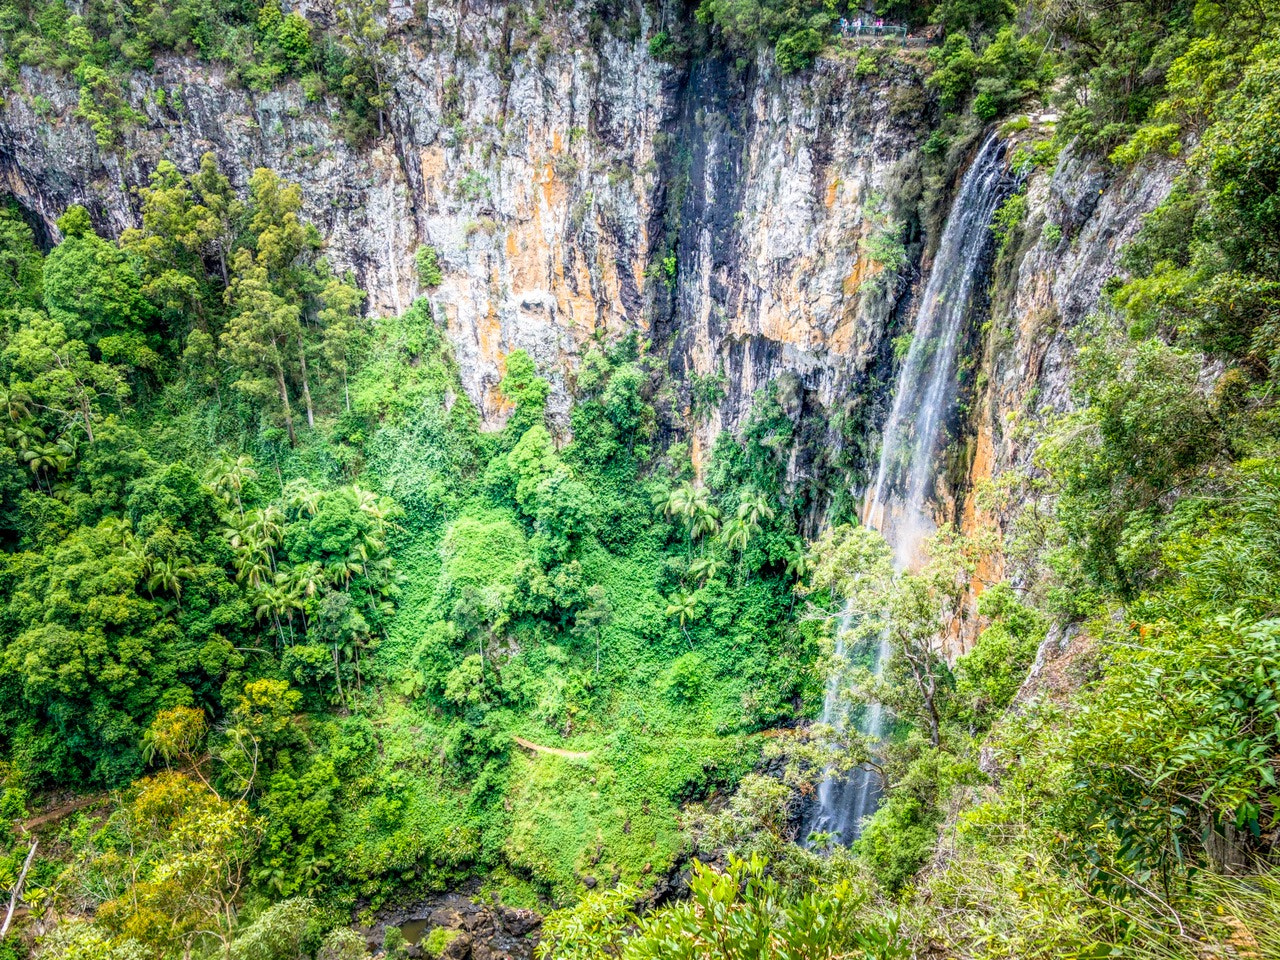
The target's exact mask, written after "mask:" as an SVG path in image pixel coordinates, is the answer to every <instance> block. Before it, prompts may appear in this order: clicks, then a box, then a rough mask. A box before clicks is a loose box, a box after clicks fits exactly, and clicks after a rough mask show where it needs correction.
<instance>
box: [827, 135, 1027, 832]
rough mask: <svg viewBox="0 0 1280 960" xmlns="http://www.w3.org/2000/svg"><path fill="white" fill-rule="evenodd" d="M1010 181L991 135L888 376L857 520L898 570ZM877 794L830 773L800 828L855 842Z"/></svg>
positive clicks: (876, 719)
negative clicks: (885, 409)
mask: <svg viewBox="0 0 1280 960" xmlns="http://www.w3.org/2000/svg"><path fill="white" fill-rule="evenodd" d="M1012 186H1013V181H1012V179H1011V178H1010V176H1009V174H1008V171H1007V169H1006V166H1005V145H1004V144H1003V143H1002V142H1001V141H1000V140H999V139H998V138H997V137H996V136H995V134H992V135H990V136H989V137H988V138H987V140H986V141H985V142H984V143H983V145H982V147H981V149H980V150H979V151H978V155H977V157H975V158H974V161H973V163H972V164H971V165H970V167H969V169H968V170H967V171H966V172H965V175H964V177H963V179H962V180H961V182H960V189H959V191H958V192H957V193H956V198H955V200H954V201H953V203H952V205H951V210H950V212H949V214H948V216H947V223H946V227H945V228H944V229H943V232H942V239H941V241H940V242H939V244H938V252H937V255H936V256H935V258H934V262H933V269H932V270H931V271H930V273H929V280H928V282H927V283H926V284H925V289H924V293H923V295H922V296H921V298H920V306H919V309H918V311H917V313H916V322H915V326H914V329H913V333H912V338H911V346H910V348H909V349H908V351H907V356H906V359H905V360H904V361H903V363H902V367H901V369H900V370H899V371H898V378H897V382H896V383H895V384H894V391H893V406H892V408H891V409H890V412H889V417H888V419H887V420H886V421H885V425H884V433H883V436H882V439H881V444H880V463H879V466H878V467H877V469H876V476H875V481H874V482H873V483H872V485H871V486H870V487H869V488H868V490H867V496H866V503H865V504H864V507H863V514H862V522H863V523H864V524H866V525H867V526H869V527H873V528H875V529H876V530H879V531H880V532H881V533H882V534H883V535H884V538H885V540H886V541H888V543H889V546H890V548H891V549H892V550H893V559H894V566H895V567H896V568H897V569H898V570H900V571H901V570H906V569H909V568H910V567H911V566H912V565H913V564H915V563H916V562H917V560H918V559H919V555H920V550H921V547H922V545H923V544H924V541H925V540H926V539H927V538H928V537H929V536H930V535H931V534H932V533H933V532H934V521H933V517H932V515H931V510H930V502H931V499H932V490H933V480H934V476H935V473H936V463H935V461H936V458H937V454H938V450H939V447H940V446H941V438H942V433H943V428H944V426H945V425H946V422H947V419H948V417H949V416H950V415H951V411H952V406H953V404H954V403H955V398H956V354H957V351H958V350H959V347H960V341H961V334H962V333H963V330H964V327H965V323H966V320H967V319H968V318H969V316H970V314H971V312H972V310H973V306H974V301H975V298H976V297H978V296H979V295H980V294H981V293H982V292H983V288H982V283H983V281H984V279H985V277H986V274H987V271H988V268H989V265H990V260H991V250H992V236H991V218H992V216H993V214H994V213H995V211H996V207H997V206H999V205H1000V203H1001V202H1002V201H1003V200H1004V199H1005V197H1006V196H1008V194H1009V192H1010V189H1011V188H1012ZM849 617H850V611H849V610H848V609H846V611H845V614H844V616H843V617H842V618H841V622H840V624H839V625H838V627H837V630H836V646H835V654H836V657H835V661H836V664H837V665H838V666H837V667H836V669H834V670H833V671H832V675H831V677H830V679H829V680H828V682H827V691H826V696H825V698H824V700H823V708H822V720H823V722H824V723H826V724H829V725H831V726H832V727H834V728H835V729H836V730H837V731H839V729H840V727H841V726H842V725H843V723H844V716H845V713H846V709H845V707H846V704H845V703H844V702H843V697H844V693H843V691H844V689H845V687H846V677H845V671H844V669H842V668H847V666H848V662H849V661H848V655H849V654H850V653H851V652H852V651H849V650H847V649H846V641H847V639H848V637H849V634H850V630H849ZM887 648H888V638H887V637H883V636H882V637H881V638H880V641H879V644H878V648H877V649H876V650H875V651H874V653H873V657H872V663H871V669H872V671H873V672H875V673H877V674H878V673H879V672H880V669H881V666H882V664H883V662H884V660H885V659H886V657H887V655H888V649H887ZM885 719H886V718H885V715H884V710H883V708H882V707H881V706H880V704H878V703H871V704H868V705H867V707H866V710H865V711H864V713H863V716H862V720H861V723H860V727H861V730H862V732H863V733H865V734H867V735H868V736H870V737H871V738H873V739H879V738H881V737H882V736H883V735H884V733H885V729H884V727H885ZM879 802H880V783H879V780H878V779H877V777H876V776H875V774H874V773H872V772H870V771H868V770H863V769H858V770H854V771H853V772H852V773H851V774H850V775H849V776H847V777H835V776H828V777H827V778H826V779H825V780H823V782H822V784H821V785H820V786H819V787H818V794H817V801H816V803H815V804H814V806H813V808H812V811H811V813H810V815H809V817H808V818H807V822H806V823H805V824H804V831H803V834H802V836H804V837H808V836H810V835H812V834H815V833H817V834H835V835H836V838H837V839H838V840H839V842H841V843H844V844H848V843H852V842H853V841H854V840H855V839H857V837H858V834H859V832H860V830H861V827H862V821H863V819H864V818H865V817H867V816H869V815H870V814H872V813H874V812H875V809H876V806H877V805H878V804H879Z"/></svg>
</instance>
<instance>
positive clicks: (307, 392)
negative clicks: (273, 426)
mask: <svg viewBox="0 0 1280 960" xmlns="http://www.w3.org/2000/svg"><path fill="white" fill-rule="evenodd" d="M298 362H299V363H300V364H301V365H302V401H303V403H305V404H306V406H307V426H308V427H309V428H310V429H312V430H314V429H315V428H316V415H315V413H314V412H313V410H312V409H311V383H310V382H309V378H308V377H307V343H306V341H305V340H304V339H303V338H302V337H298Z"/></svg>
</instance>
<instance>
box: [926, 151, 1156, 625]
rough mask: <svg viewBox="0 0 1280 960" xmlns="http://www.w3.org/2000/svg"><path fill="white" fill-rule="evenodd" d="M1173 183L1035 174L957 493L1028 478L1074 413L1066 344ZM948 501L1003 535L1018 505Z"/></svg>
mask: <svg viewBox="0 0 1280 960" xmlns="http://www.w3.org/2000/svg"><path fill="white" fill-rule="evenodd" d="M1175 175H1176V167H1175V166H1174V164H1172V163H1171V162H1167V161H1166V162H1164V163H1159V162H1156V163H1153V164H1149V165H1146V166H1142V167H1139V168H1137V169H1134V170H1130V171H1128V172H1124V173H1118V172H1116V171H1115V170H1114V169H1107V168H1105V167H1104V166H1103V165H1102V164H1100V163H1098V162H1097V161H1094V160H1089V159H1087V158H1083V157H1081V156H1078V155H1075V154H1073V152H1072V151H1070V150H1068V151H1067V152H1066V153H1065V154H1064V155H1063V156H1061V157H1060V158H1059V162H1058V164H1057V165H1056V167H1055V168H1054V169H1053V170H1051V171H1050V170H1037V171H1036V172H1035V173H1033V174H1032V176H1031V177H1030V180H1029V182H1028V183H1027V188H1026V199H1027V213H1026V219H1025V220H1024V222H1023V225H1022V228H1021V234H1020V237H1018V238H1017V240H1016V241H1015V243H1014V244H1013V245H1012V246H1011V248H1010V251H1009V255H1008V256H1007V259H1006V261H1005V263H1004V264H1003V268H1004V269H1003V271H999V275H998V276H997V277H996V278H995V286H996V297H995V301H994V303H993V305H992V308H991V315H990V326H989V329H988V333H987V336H986V337H985V339H984V340H983V341H982V342H981V350H982V356H981V365H980V367H979V368H978V369H979V370H980V373H979V376H978V377H977V383H976V388H975V390H974V391H973V393H974V396H973V404H972V410H973V413H972V415H971V417H970V418H969V423H968V437H967V440H968V442H967V445H966V448H965V452H964V461H963V464H962V466H963V469H964V476H963V480H962V482H961V483H960V484H959V485H958V486H959V490H960V492H961V493H962V494H965V493H968V494H972V492H973V491H975V490H976V489H977V488H978V487H979V486H980V485H982V484H983V483H984V482H986V481H990V480H992V479H993V478H997V477H1000V476H1002V475H1004V474H1007V473H1009V472H1017V471H1029V470H1031V469H1032V463H1031V461H1032V456H1033V454H1034V452H1035V445H1034V441H1033V435H1034V430H1035V428H1036V427H1037V426H1039V425H1040V424H1042V423H1044V422H1045V421H1046V420H1047V419H1049V418H1051V417H1053V416H1055V415H1057V414H1060V413H1063V412H1065V411H1067V410H1070V409H1071V406H1072V403H1073V398H1072V396H1071V381H1072V373H1073V361H1074V356H1075V348H1074V345H1073V342H1072V339H1071V338H1072V335H1073V333H1074V332H1075V330H1076V328H1077V327H1079V326H1080V324H1081V323H1082V322H1084V321H1085V320H1086V319H1087V318H1088V316H1089V314H1090V313H1091V312H1092V311H1094V310H1095V309H1096V307H1097V306H1098V300H1099V295H1100V293H1101V290H1102V286H1103V284H1104V283H1105V282H1106V281H1107V279H1108V278H1109V277H1112V276H1114V275H1115V274H1117V273H1118V272H1119V258H1120V253H1121V251H1122V249H1123V248H1124V246H1125V244H1127V243H1128V242H1129V241H1130V240H1131V239H1132V238H1133V237H1134V235H1135V234H1136V233H1137V231H1138V229H1139V228H1140V227H1141V225H1142V217H1143V216H1144V215H1145V214H1147V213H1149V212H1150V211H1151V210H1153V209H1154V208H1155V207H1156V206H1157V205H1158V204H1159V203H1160V202H1161V201H1162V200H1163V199H1164V198H1165V197H1166V196H1167V195H1168V193H1169V190H1170V189H1171V187H1172V185H1173V180H1174V177H1175ZM946 499H947V501H948V509H949V510H950V511H952V512H953V513H955V514H958V516H956V517H955V519H957V520H959V521H960V523H961V526H962V528H963V529H965V530H966V531H969V532H973V531H976V530H977V529H978V528H979V527H982V526H995V527H996V528H1005V527H1007V526H1008V524H1009V522H1010V520H1011V519H1012V516H1013V514H1014V512H1016V510H1017V509H1018V508H1019V507H1020V506H1021V505H1020V504H1018V503H1013V504H1010V505H1009V507H1008V508H1007V509H1006V508H1001V507H999V506H996V505H993V506H992V507H991V508H990V509H989V510H986V511H984V510H983V509H980V507H979V503H978V498H976V497H975V496H972V495H968V496H963V497H962V498H961V499H960V502H959V505H958V506H957V499H956V498H955V497H954V494H951V495H948V496H947V497H946ZM1004 572H1005V571H1004V563H1003V559H1002V558H1001V557H1000V555H999V554H996V555H993V556H992V557H991V558H990V559H989V560H988V561H987V565H986V567H985V568H984V569H981V570H979V571H978V577H977V580H978V581H986V582H993V581H995V580H998V579H1000V578H1001V577H1002V576H1003V575H1004ZM971 621H972V618H971ZM973 626H974V623H973V622H971V623H970V625H969V629H968V630H966V631H965V634H966V639H968V638H971V636H972V632H973V630H972V627H973Z"/></svg>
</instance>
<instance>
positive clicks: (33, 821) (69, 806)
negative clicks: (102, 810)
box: [18, 793, 107, 834]
mask: <svg viewBox="0 0 1280 960" xmlns="http://www.w3.org/2000/svg"><path fill="white" fill-rule="evenodd" d="M105 799H107V795H106V794H105V793H92V794H90V795H89V796H87V797H76V798H75V799H74V800H70V801H68V802H67V803H62V804H59V805H58V806H56V807H54V808H53V809H52V810H46V811H45V812H44V813H42V814H39V815H38V816H35V817H31V818H30V819H29V820H24V821H22V822H21V823H19V824H18V830H19V831H20V832H22V833H26V834H29V833H31V831H32V830H34V829H35V828H36V827H42V826H44V825H45V824H46V823H53V822H55V821H57V820H61V819H62V818H63V817H65V816H67V815H68V814H72V813H75V812H76V811H77V810H83V809H84V808H85V807H90V806H93V804H95V803H98V802H100V801H102V800H105Z"/></svg>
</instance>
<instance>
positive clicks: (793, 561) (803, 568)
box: [787, 537, 813, 580]
mask: <svg viewBox="0 0 1280 960" xmlns="http://www.w3.org/2000/svg"><path fill="white" fill-rule="evenodd" d="M812 570H813V560H812V558H811V557H810V556H809V551H808V549H807V548H806V547H805V545H804V541H803V540H801V539H800V538H799V537H795V538H794V539H792V541H791V545H790V547H789V549H788V550H787V576H789V577H794V578H795V579H796V580H803V579H804V578H805V577H807V576H808V575H809V574H810V573H811V572H812Z"/></svg>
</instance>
